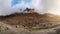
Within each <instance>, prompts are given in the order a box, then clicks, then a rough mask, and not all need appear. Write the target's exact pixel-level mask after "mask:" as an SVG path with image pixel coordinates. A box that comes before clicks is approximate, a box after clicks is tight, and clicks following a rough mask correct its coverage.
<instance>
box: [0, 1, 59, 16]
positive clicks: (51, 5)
mask: <svg viewBox="0 0 60 34" xmlns="http://www.w3.org/2000/svg"><path fill="white" fill-rule="evenodd" d="M12 1H13V0H0V16H6V15H10V14H13V13H16V12H17V13H20V12H23V11H20V9H23V10H24V9H25V8H27V7H28V8H34V9H35V10H38V11H36V12H37V13H39V14H44V13H52V14H55V15H60V0H32V1H31V2H29V1H28V0H19V1H18V2H16V4H12ZM26 1H27V2H26Z"/></svg>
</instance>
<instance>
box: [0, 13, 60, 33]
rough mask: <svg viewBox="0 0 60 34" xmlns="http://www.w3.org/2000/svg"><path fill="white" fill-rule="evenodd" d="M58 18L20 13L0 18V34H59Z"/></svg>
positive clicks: (59, 18) (49, 15)
mask: <svg viewBox="0 0 60 34" xmlns="http://www.w3.org/2000/svg"><path fill="white" fill-rule="evenodd" d="M59 32H60V16H57V15H52V14H44V15H39V14H37V13H29V14H28V13H26V14H24V13H20V14H13V15H10V16H0V34H60V33H59Z"/></svg>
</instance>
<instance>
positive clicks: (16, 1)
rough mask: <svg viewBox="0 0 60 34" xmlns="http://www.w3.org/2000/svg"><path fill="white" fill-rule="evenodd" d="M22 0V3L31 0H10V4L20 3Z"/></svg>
mask: <svg viewBox="0 0 60 34" xmlns="http://www.w3.org/2000/svg"><path fill="white" fill-rule="evenodd" d="M22 1H24V3H26V4H27V3H30V2H31V1H32V0H12V2H11V3H12V6H15V5H16V4H19V3H20V4H21V3H22Z"/></svg>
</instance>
